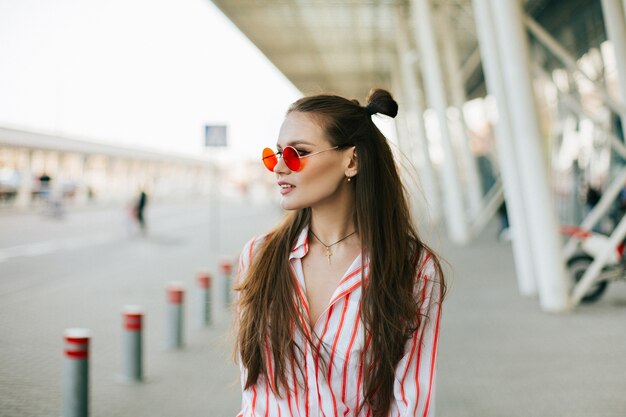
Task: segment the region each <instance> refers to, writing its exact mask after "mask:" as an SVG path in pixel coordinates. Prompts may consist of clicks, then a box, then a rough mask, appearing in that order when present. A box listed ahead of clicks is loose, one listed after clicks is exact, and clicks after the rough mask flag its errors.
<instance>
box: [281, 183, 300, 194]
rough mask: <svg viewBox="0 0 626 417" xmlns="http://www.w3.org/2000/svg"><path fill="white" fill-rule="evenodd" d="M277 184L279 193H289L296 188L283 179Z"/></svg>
mask: <svg viewBox="0 0 626 417" xmlns="http://www.w3.org/2000/svg"><path fill="white" fill-rule="evenodd" d="M278 186H279V187H280V194H281V195H285V194H289V193H290V192H291V191H292V190H293V189H294V188H296V187H295V185H293V184H289V183H288V182H283V181H279V182H278Z"/></svg>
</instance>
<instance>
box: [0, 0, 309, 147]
mask: <svg viewBox="0 0 626 417" xmlns="http://www.w3.org/2000/svg"><path fill="white" fill-rule="evenodd" d="M299 95H300V93H299V92H298V91H297V89H295V87H293V85H292V84H291V83H290V82H289V81H287V80H286V78H285V77H284V76H283V75H282V74H281V73H280V72H278V71H277V70H276V69H275V68H274V67H273V66H272V65H271V64H270V63H269V61H268V60H267V59H266V58H265V57H264V56H263V55H262V54H261V53H260V52H259V51H258V50H256V48H255V47H254V46H253V45H252V44H251V43H250V42H249V41H248V40H247V39H246V38H245V37H244V36H243V35H242V34H241V33H239V31H238V30H237V29H236V28H235V27H234V26H233V25H232V23H230V21H229V20H228V19H226V18H225V17H224V16H223V15H222V14H221V12H220V11H219V10H218V9H217V8H216V7H215V6H214V5H213V4H212V3H211V2H210V1H209V0H107V1H102V0H101V1H96V0H54V1H46V0H17V1H16V0H0V125H1V126H8V127H18V128H25V129H29V130H36V131H43V132H49V133H55V134H61V135H67V136H72V137H81V138H86V139H90V140H93V141H101V142H109V143H117V144H123V145H127V146H135V147H144V148H152V149H159V150H176V151H178V152H184V153H195V154H198V153H204V152H206V151H205V150H204V149H203V147H202V140H203V135H204V125H205V124H227V125H228V126H229V133H230V137H229V140H230V143H231V147H230V153H231V154H232V153H235V154H238V155H239V154H240V155H244V156H246V157H252V158H254V157H257V156H258V155H257V154H258V153H259V149H260V148H262V147H264V146H266V145H272V144H274V143H275V142H276V136H277V133H278V128H279V126H280V123H281V121H282V118H283V116H284V112H285V110H286V108H287V106H288V105H289V104H290V103H291V102H292V101H294V100H295V99H296V98H298V97H299Z"/></svg>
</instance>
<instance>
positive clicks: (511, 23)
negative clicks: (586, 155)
mask: <svg viewBox="0 0 626 417" xmlns="http://www.w3.org/2000/svg"><path fill="white" fill-rule="evenodd" d="M491 5H492V10H493V13H494V22H495V27H496V30H497V34H498V36H496V39H497V41H498V46H499V48H498V50H499V52H500V56H501V58H502V60H501V62H502V63H506V65H502V67H501V68H502V72H503V74H504V80H505V82H506V85H507V86H508V88H509V91H511V97H514V99H511V100H509V102H508V104H509V110H510V115H511V121H512V127H513V129H512V133H513V136H514V143H515V151H516V155H517V157H518V161H519V165H518V169H519V174H520V178H521V180H522V181H521V183H522V193H523V199H524V201H525V203H526V204H525V208H526V210H527V213H528V217H527V218H528V219H529V222H528V226H529V231H530V237H531V242H532V245H533V249H534V250H533V255H534V258H535V259H536V265H537V269H536V271H535V272H536V274H537V277H538V280H537V284H538V288H539V301H540V303H541V307H542V308H543V309H544V310H545V311H550V312H563V311H566V310H567V309H568V308H569V296H568V290H569V283H568V279H567V274H566V271H565V265H564V262H563V257H562V253H561V242H560V232H559V227H558V223H557V221H556V215H555V213H554V203H553V198H552V194H551V192H550V188H549V185H548V178H549V176H548V173H547V166H546V165H547V164H546V161H545V157H544V155H543V153H542V146H541V143H542V138H541V132H540V128H539V119H538V116H537V110H536V107H535V98H534V95H533V84H532V79H531V76H530V57H529V52H528V39H527V35H526V31H525V29H524V25H523V11H522V5H521V3H520V2H518V1H511V2H503V1H492V2H491Z"/></svg>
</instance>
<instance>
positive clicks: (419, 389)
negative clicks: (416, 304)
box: [237, 228, 441, 417]
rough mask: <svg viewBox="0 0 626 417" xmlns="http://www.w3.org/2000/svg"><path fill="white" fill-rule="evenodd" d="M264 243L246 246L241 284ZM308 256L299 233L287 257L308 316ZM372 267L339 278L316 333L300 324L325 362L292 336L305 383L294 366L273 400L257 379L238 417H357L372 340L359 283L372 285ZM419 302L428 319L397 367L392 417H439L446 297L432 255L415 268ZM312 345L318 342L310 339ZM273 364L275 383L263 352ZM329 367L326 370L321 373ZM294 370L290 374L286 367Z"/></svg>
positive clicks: (358, 266) (357, 263) (358, 263)
mask: <svg viewBox="0 0 626 417" xmlns="http://www.w3.org/2000/svg"><path fill="white" fill-rule="evenodd" d="M262 241H263V237H260V238H256V239H253V240H251V241H250V242H248V243H247V244H246V245H245V247H244V250H243V252H242V254H241V256H240V260H239V273H238V279H239V280H241V279H242V278H243V276H244V275H245V273H246V271H247V270H248V268H249V266H250V261H251V259H252V257H253V255H254V253H255V252H256V250H257V249H258V248H259V246H260V244H261V243H262ZM308 250H309V245H308V228H305V229H304V230H302V232H301V233H300V235H299V237H298V239H297V241H296V244H295V246H294V247H293V249H292V251H291V253H290V255H289V262H290V264H291V267H292V271H293V273H294V275H295V276H296V278H297V282H298V287H297V289H296V290H297V296H298V297H299V298H300V301H301V303H302V305H303V306H304V311H303V312H302V313H301V314H303V315H308V302H307V298H306V287H305V281H304V274H303V271H302V258H303V257H304V256H305V255H306V254H307V252H308ZM367 275H368V264H367V260H366V262H365V265H363V262H362V259H361V256H360V255H359V256H358V257H357V258H356V259H355V260H354V262H353V263H352V265H351V266H350V267H349V268H348V270H347V271H346V273H345V275H344V276H343V277H342V278H341V280H340V282H339V285H338V286H337V289H336V290H335V292H334V294H333V295H332V297H331V301H330V303H329V306H328V307H327V309H326V310H325V311H324V312H323V313H322V315H321V316H320V318H319V320H318V321H317V323H316V324H315V326H314V327H313V328H311V326H310V325H309V324H308V323H309V320H308V316H307V317H306V318H304V317H300V318H301V320H302V323H303V325H305V326H306V327H305V331H307V332H313V333H314V334H315V335H316V336H317V337H318V338H319V340H320V342H319V343H320V346H319V347H320V349H319V351H320V356H322V355H323V360H320V358H318V357H316V354H315V351H314V350H312V349H311V347H310V346H309V345H308V343H307V342H306V338H305V337H304V335H301V334H300V335H298V334H296V335H295V336H294V338H295V341H296V343H297V344H298V346H299V347H300V348H301V349H302V351H303V352H304V355H305V357H304V359H303V361H304V362H303V363H304V365H305V366H304V375H302V373H301V372H299V371H298V370H297V369H298V368H297V365H294V361H293V359H292V366H291V372H290V373H288V381H290V384H289V387H288V389H287V390H281V397H280V398H279V397H277V396H275V395H274V394H273V392H272V390H271V388H270V387H268V380H267V379H266V378H264V377H263V376H262V375H261V376H259V378H258V380H257V382H256V384H255V385H253V386H251V387H250V388H248V389H244V390H243V393H242V410H241V412H240V413H239V414H238V416H237V417H253V416H260V417H269V416H271V417H274V416H279V417H280V416H285V417H289V416H291V417H295V416H300V417H318V416H319V417H322V416H324V417H346V416H356V414H355V413H356V412H357V409H358V406H359V404H361V402H362V400H363V368H364V365H366V363H365V360H364V359H365V356H366V355H365V352H366V351H367V349H368V346H369V343H370V342H371V337H370V336H368V337H367V339H366V337H365V335H364V327H363V323H362V322H361V318H360V314H359V313H360V300H361V284H362V280H363V279H365V280H367ZM415 277H416V285H415V290H414V294H415V296H416V297H420V299H421V307H420V310H421V311H420V314H422V315H427V316H428V319H426V318H423V319H422V322H421V324H420V327H419V329H417V330H416V331H415V332H414V334H413V336H412V337H411V338H410V339H409V340H408V341H407V343H406V346H405V349H404V356H403V357H402V359H401V360H400V362H398V364H397V367H396V372H395V382H394V387H393V399H392V401H391V407H390V411H389V416H393V417H395V416H419V417H427V416H431V417H432V416H434V415H435V407H434V399H435V363H436V357H437V340H438V336H439V322H440V317H441V303H440V300H441V291H440V289H441V288H440V285H439V284H440V281H439V276H438V275H437V273H436V269H435V267H434V262H433V260H432V258H431V257H430V256H429V255H427V256H426V257H425V258H424V259H422V260H421V261H420V263H419V266H418V268H417V271H416V274H415ZM313 340H317V338H316V337H313ZM265 353H266V357H268V358H269V359H268V360H269V363H268V365H269V366H268V371H269V373H270V381H271V380H272V378H273V374H272V369H273V363H272V362H273V361H272V360H271V355H270V352H269V346H267V345H266V352H265ZM322 366H325V367H326V369H320V368H321V367H322ZM288 368H289V367H288ZM245 381H246V369H245V368H244V367H243V366H242V367H241V384H242V387H244V386H245ZM358 416H363V417H370V416H371V410H370V409H369V407H368V406H367V405H366V406H365V407H363V408H362V409H361V412H360V413H359V414H358Z"/></svg>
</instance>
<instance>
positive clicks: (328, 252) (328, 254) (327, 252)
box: [326, 247, 333, 265]
mask: <svg viewBox="0 0 626 417" xmlns="http://www.w3.org/2000/svg"><path fill="white" fill-rule="evenodd" d="M326 256H328V265H330V257H331V256H333V253H332V252H331V251H330V248H329V247H326Z"/></svg>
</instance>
